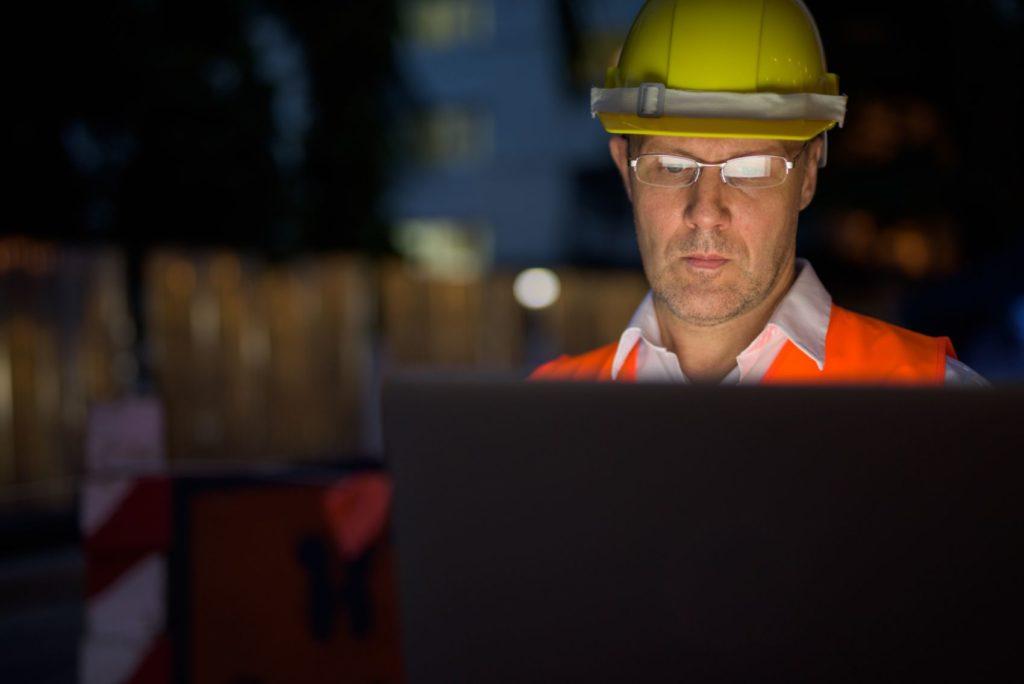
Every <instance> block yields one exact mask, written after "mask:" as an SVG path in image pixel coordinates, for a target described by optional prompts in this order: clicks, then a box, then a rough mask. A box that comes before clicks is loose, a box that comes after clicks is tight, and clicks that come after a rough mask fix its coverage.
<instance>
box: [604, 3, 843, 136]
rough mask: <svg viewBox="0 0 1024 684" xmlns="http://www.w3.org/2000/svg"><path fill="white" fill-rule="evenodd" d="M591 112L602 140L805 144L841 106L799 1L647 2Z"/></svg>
mask: <svg viewBox="0 0 1024 684" xmlns="http://www.w3.org/2000/svg"><path fill="white" fill-rule="evenodd" d="M591 112H592V114H594V115H596V116H598V117H600V119H601V123H602V124H603V125H604V128H605V130H607V131H608V132H609V133H623V134H638V135H677V136H689V137H701V138H772V139H781V140H810V139H811V138H813V137H815V136H816V135H818V134H819V133H822V132H824V131H827V130H829V129H830V128H832V127H834V126H835V125H837V124H838V125H840V126H842V124H843V119H844V117H845V115H846V96H843V95H839V79H838V77H837V76H836V75H835V74H830V73H828V70H827V69H826V67H825V54H824V50H823V49H822V45H821V37H820V36H819V35H818V28H817V26H816V25H815V23H814V18H813V17H812V16H811V13H810V12H809V11H808V9H807V7H806V6H805V5H804V3H803V2H801V0H648V2H647V3H646V4H645V5H644V6H643V8H642V9H641V10H640V13H639V14H638V15H637V17H636V20H635V21H634V22H633V27H632V28H631V29H630V31H629V36H628V37H627V38H626V43H625V45H623V47H622V52H621V54H620V56H619V61H618V65H617V66H614V67H612V68H610V69H609V70H608V75H607V78H606V81H605V87H604V88H594V89H593V90H592V91H591Z"/></svg>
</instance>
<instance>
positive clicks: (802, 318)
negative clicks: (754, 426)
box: [612, 259, 988, 386]
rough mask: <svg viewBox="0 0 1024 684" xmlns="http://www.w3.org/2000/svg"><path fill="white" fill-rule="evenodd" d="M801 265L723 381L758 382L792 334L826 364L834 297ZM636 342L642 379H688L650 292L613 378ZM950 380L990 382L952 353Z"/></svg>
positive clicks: (622, 345) (625, 338)
mask: <svg viewBox="0 0 1024 684" xmlns="http://www.w3.org/2000/svg"><path fill="white" fill-rule="evenodd" d="M796 269H797V276H796V280H795V281H794V282H793V286H792V287H791V288H790V289H789V292H787V293H786V296H785V297H783V298H782V301H781V302H779V305H778V306H777V307H776V308H775V311H774V313H772V316H771V318H769V319H768V324H767V325H766V326H765V327H764V330H762V331H761V333H760V334H759V335H758V336H757V337H755V338H754V341H753V342H751V343H750V344H749V345H748V346H747V348H746V349H744V350H743V351H741V352H740V354H739V356H737V357H736V365H735V366H734V367H733V369H732V370H731V371H729V374H728V375H726V376H725V378H723V379H722V384H723V385H740V384H744V385H746V384H757V383H759V382H760V381H761V378H763V377H764V375H765V373H767V372H768V369H769V368H770V367H771V365H772V363H774V361H775V357H776V356H778V354H779V352H780V351H782V347H783V346H784V345H785V344H786V341H787V340H789V341H791V342H792V343H793V344H794V345H795V346H796V347H797V348H798V349H800V351H802V352H803V353H804V354H807V356H808V357H810V358H811V360H812V361H814V363H815V364H817V366H818V369H819V370H820V369H822V368H823V367H824V365H825V334H826V333H827V332H828V323H829V316H830V315H831V313H832V297H831V295H829V293H828V290H826V289H825V286H824V285H822V284H821V281H820V280H818V276H817V274H816V273H815V272H814V269H813V268H812V267H811V264H810V263H809V262H807V261H806V260H804V259H797V260H796ZM636 344H639V345H640V348H639V349H638V350H637V358H636V378H637V380H638V381H640V382H689V379H688V378H687V377H686V375H685V374H684V373H683V370H682V368H680V366H679V358H678V357H677V356H676V355H675V354H674V353H673V352H671V351H669V350H668V349H666V348H665V347H664V345H663V344H662V341H661V328H660V327H659V326H658V318H657V313H656V312H655V310H654V299H653V297H652V295H651V293H650V292H648V293H647V296H646V297H644V300H643V301H642V302H641V303H640V306H639V307H638V308H637V310H636V313H634V314H633V318H632V319H631V320H630V321H629V325H628V326H627V328H626V329H625V330H624V331H623V333H622V335H621V336H620V337H619V346H618V348H617V349H616V351H615V358H614V360H613V362H612V378H616V377H618V375H619V371H620V370H621V369H622V365H623V364H624V363H625V362H626V357H628V356H629V353H630V352H631V351H632V350H633V346H634V345H636ZM946 384H948V385H975V386H986V385H988V382H987V381H986V380H985V379H984V378H983V377H981V376H980V375H978V374H977V373H976V372H975V371H973V370H972V369H970V368H969V367H967V366H966V365H965V364H963V363H961V362H960V361H958V360H956V359H954V358H952V357H947V358H946Z"/></svg>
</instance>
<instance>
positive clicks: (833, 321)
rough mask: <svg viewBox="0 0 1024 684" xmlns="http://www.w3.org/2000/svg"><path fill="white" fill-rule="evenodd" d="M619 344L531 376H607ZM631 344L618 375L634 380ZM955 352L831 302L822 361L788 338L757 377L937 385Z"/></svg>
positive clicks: (943, 342) (943, 340)
mask: <svg viewBox="0 0 1024 684" xmlns="http://www.w3.org/2000/svg"><path fill="white" fill-rule="evenodd" d="M617 348H618V344H616V343H613V344H609V345H606V346H604V347H601V348H599V349H594V350H593V351H589V352H587V353H585V354H581V355H579V356H561V357H559V358H557V359H555V360H554V361H549V362H548V363H546V364H544V365H543V366H541V367H540V368H538V369H537V370H535V371H534V372H533V373H532V374H531V375H530V379H531V380H611V379H612V362H613V361H614V359H615V351H616V349H617ZM639 349H640V344H639V342H638V343H637V344H635V345H634V346H633V349H632V350H631V351H630V353H629V356H627V357H626V361H625V363H623V365H622V368H621V369H620V370H619V374H618V376H617V378H616V379H617V380H622V381H624V382H635V381H636V356H637V352H638V351H639ZM947 356H952V357H953V358H956V352H954V351H953V344H952V343H951V342H950V341H949V338H948V337H928V336H927V335H921V334H919V333H916V332H912V331H910V330H906V329H905V328H900V327H898V326H895V325H891V324H889V323H885V322H883V321H880V320H878V319H876V318H871V317H869V316H862V315H861V314H856V313H853V312H852V311H848V310H846V309H843V308H841V307H838V306H835V305H833V306H832V314H831V316H830V317H829V323H828V331H827V332H826V334H825V366H824V368H822V369H821V370H818V364H816V363H815V362H814V360H813V359H811V358H810V357H809V356H807V354H805V353H804V352H802V351H801V350H800V349H799V348H798V347H797V346H796V345H794V344H793V342H792V341H790V340H786V344H785V345H784V346H783V347H782V350H781V351H779V355H778V356H777V357H775V361H774V362H773V363H772V365H771V367H770V368H769V369H768V372H767V373H765V375H764V378H762V380H761V382H762V383H765V384H817V383H837V384H883V385H893V384H895V385H941V384H942V383H943V381H944V380H945V377H946V357H947Z"/></svg>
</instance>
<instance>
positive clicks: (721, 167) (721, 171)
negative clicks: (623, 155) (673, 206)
mask: <svg viewBox="0 0 1024 684" xmlns="http://www.w3.org/2000/svg"><path fill="white" fill-rule="evenodd" d="M809 143H810V140H808V141H807V142H805V143H804V144H803V146H802V147H801V148H800V151H799V152H797V153H796V154H795V155H793V158H792V159H789V158H788V157H784V156H782V155H781V154H744V155H742V156H740V157H733V158H732V159H726V160H725V161H723V162H718V163H709V162H702V161H698V160H696V159H694V158H693V157H687V156H686V155H683V154H670V153H667V152H647V153H645V154H638V155H637V156H635V157H633V158H632V159H630V160H629V167H630V168H631V169H633V175H634V176H636V179H637V180H638V181H640V182H641V183H643V184H644V185H650V186H651V187H654V188H688V187H690V186H691V185H696V184H697V181H699V180H700V174H701V171H703V170H704V169H705V168H711V167H717V168H718V175H719V177H720V178H721V179H722V182H723V183H725V184H726V185H728V186H731V187H734V188H739V189H741V190H762V189H765V188H777V187H779V186H780V185H782V184H783V183H785V182H786V179H787V178H789V172H790V171H792V170H793V167H794V166H795V165H796V164H795V162H796V160H797V159H799V158H800V155H801V154H803V153H804V150H806V149H807V145H808V144H809ZM641 157H675V158H677V159H686V160H688V161H692V162H693V163H694V164H696V165H697V173H696V174H694V176H693V180H691V181H690V182H689V183H680V184H677V185H661V184H660V183H651V182H650V181H645V180H644V179H642V178H640V174H639V173H637V170H636V166H637V163H638V162H639V161H640V158H641ZM748 157H774V158H775V159H781V160H783V161H784V162H786V175H785V176H783V177H782V180H781V181H779V182H778V183H775V184H774V185H756V186H741V185H733V184H732V183H730V182H729V181H728V180H727V179H726V177H725V165H726V164H728V163H729V162H733V161H736V160H737V159H746V158H748Z"/></svg>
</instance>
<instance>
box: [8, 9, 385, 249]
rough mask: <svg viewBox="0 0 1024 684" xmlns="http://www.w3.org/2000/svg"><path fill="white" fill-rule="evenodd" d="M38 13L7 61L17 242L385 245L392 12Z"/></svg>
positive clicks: (25, 23) (26, 21) (11, 219)
mask: <svg viewBox="0 0 1024 684" xmlns="http://www.w3.org/2000/svg"><path fill="white" fill-rule="evenodd" d="M27 12H28V13H29V15H30V16H22V17H21V18H20V19H19V21H18V22H16V24H15V26H13V27H12V26H9V27H8V30H11V29H12V28H14V29H15V30H14V31H12V33H15V34H16V35H13V36H11V38H13V40H12V41H8V42H6V43H5V49H6V50H7V51H9V52H10V54H9V59H8V60H7V63H8V65H9V67H11V71H12V72H13V79H14V88H13V93H14V94H15V96H14V101H15V103H16V104H15V106H13V107H10V110H9V112H10V113H13V114H14V116H13V120H12V122H11V124H9V126H10V128H9V131H10V133H11V134H12V135H11V137H12V140H11V144H10V146H9V147H8V168H9V169H13V170H14V171H15V176H16V178H17V180H16V182H15V185H14V192H12V193H11V198H12V200H13V207H9V208H11V209H13V211H9V212H5V215H6V217H5V220H4V226H3V230H4V231H5V232H22V233H30V234H34V235H44V236H47V237H54V238H59V239H65V240H66V239H70V240H72V241H90V242H91V241H116V242H118V243H121V244H123V245H125V246H127V247H129V249H130V250H131V249H132V248H135V249H145V248H146V247H147V246H149V245H151V244H154V243H168V242H171V243H186V244H211V243H212V244H224V245H234V246H244V247H246V248H248V249H256V250H258V251H261V252H264V253H268V254H271V255H278V256H285V255H289V254H291V253H294V252H296V251H299V250H305V249H310V248H312V249H317V248H335V247H341V248H348V247H355V248H362V249H371V250H372V249H376V248H379V247H381V246H382V245H383V244H384V240H385V237H384V236H385V234H386V232H385V230H384V229H383V227H382V225H381V223H380V220H379V219H378V216H377V212H376V207H375V203H376V201H377V198H378V196H379V194H380V192H381V189H382V187H383V186H384V184H385V182H386V178H385V159H386V155H387V149H386V147H387V139H388V138H387V135H386V133H387V131H388V102H389V99H390V90H389V89H390V87H391V85H390V84H391V83H392V82H393V81H392V78H391V77H392V74H393V70H394V69H393V63H392V51H391V38H392V33H393V31H394V29H395V24H396V19H395V14H396V13H395V8H394V3H393V2H387V1H375V2H310V3H287V2H283V1H280V0H278V1H273V0H271V1H268V2H258V1H256V0H222V1H220V2H214V3H208V2H173V3H172V2H162V1H160V0H114V1H112V2H104V3H79V4H70V5H62V6H60V8H59V9H57V8H55V7H50V6H44V5H39V6H35V7H33V8H29V9H28V10H27ZM282 138H284V143H286V145H287V146H290V150H288V151H287V152H288V153H287V154H282V153H281V150H280V148H281V145H282Z"/></svg>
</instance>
